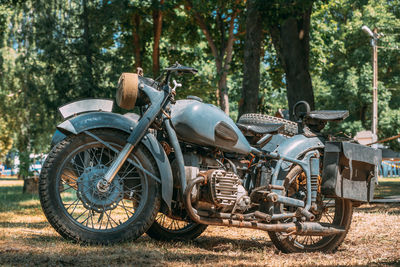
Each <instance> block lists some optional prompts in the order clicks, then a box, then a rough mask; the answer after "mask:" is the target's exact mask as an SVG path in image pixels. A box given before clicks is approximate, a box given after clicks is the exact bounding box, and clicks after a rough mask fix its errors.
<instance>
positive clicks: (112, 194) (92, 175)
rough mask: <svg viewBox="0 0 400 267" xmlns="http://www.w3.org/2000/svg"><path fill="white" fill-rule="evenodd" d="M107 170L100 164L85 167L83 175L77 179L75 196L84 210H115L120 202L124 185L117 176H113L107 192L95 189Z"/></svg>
mask: <svg viewBox="0 0 400 267" xmlns="http://www.w3.org/2000/svg"><path fill="white" fill-rule="evenodd" d="M107 169H108V168H107V167H106V166H104V165H102V164H98V165H97V166H93V167H86V168H85V170H84V172H83V174H82V175H81V176H80V177H79V178H78V183H77V184H78V190H77V196H78V198H79V199H80V200H81V201H82V203H83V206H84V207H85V208H87V209H91V210H94V211H97V212H104V211H107V210H112V209H115V208H116V207H117V205H118V203H119V202H120V201H121V200H122V198H123V196H124V194H123V192H124V190H123V189H124V185H123V181H122V179H121V178H120V177H119V176H118V175H116V176H115V178H114V180H113V181H112V182H111V184H110V185H109V187H108V190H106V191H104V190H102V191H100V190H99V189H98V187H97V184H98V183H99V182H100V181H101V180H102V179H103V178H104V175H105V173H106V172H107Z"/></svg>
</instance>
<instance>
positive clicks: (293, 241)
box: [268, 166, 353, 253]
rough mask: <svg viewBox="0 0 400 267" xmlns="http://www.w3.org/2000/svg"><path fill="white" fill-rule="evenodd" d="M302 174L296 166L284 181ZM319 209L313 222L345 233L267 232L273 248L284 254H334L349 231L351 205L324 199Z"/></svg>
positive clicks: (342, 200) (334, 199)
mask: <svg viewBox="0 0 400 267" xmlns="http://www.w3.org/2000/svg"><path fill="white" fill-rule="evenodd" d="M302 172H303V171H302V169H301V168H300V167H299V166H296V167H295V168H293V169H292V170H291V171H290V172H289V173H288V175H287V177H286V180H287V181H293V180H295V179H296V177H298V176H300V175H301V174H302ZM321 207H322V208H323V210H322V211H321V213H320V214H315V215H316V219H315V221H316V222H318V221H320V222H324V223H329V224H332V225H335V226H340V227H343V228H344V229H345V232H343V233H340V234H336V235H330V236H307V235H306V236H297V235H289V236H287V235H283V234H281V233H278V232H268V234H269V237H270V238H271V241H272V243H273V244H274V245H275V247H276V248H277V249H279V250H280V251H282V252H284V253H297V252H316V251H320V252H328V253H329V252H334V251H335V250H336V249H337V248H338V247H339V246H340V245H341V244H342V242H343V241H344V238H345V237H346V235H347V233H348V231H349V229H350V224H351V219H352V215H353V207H352V203H351V201H350V200H346V199H339V198H324V199H321ZM285 222H288V221H285Z"/></svg>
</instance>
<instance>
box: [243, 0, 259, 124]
mask: <svg viewBox="0 0 400 267" xmlns="http://www.w3.org/2000/svg"><path fill="white" fill-rule="evenodd" d="M262 30H263V28H262V21H261V16H260V12H259V7H258V5H257V0H248V1H247V16H246V39H245V41H244V58H243V60H244V62H243V85H242V98H241V100H240V102H239V116H238V119H239V118H240V116H241V115H242V114H246V113H256V112H257V106H258V92H259V85H260V57H261V42H262V39H263V34H262Z"/></svg>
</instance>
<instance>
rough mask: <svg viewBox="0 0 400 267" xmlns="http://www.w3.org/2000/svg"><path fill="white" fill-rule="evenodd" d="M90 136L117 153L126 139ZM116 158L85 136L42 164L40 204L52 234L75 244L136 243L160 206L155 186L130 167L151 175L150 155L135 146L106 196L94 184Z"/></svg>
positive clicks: (116, 134)
mask: <svg viewBox="0 0 400 267" xmlns="http://www.w3.org/2000/svg"><path fill="white" fill-rule="evenodd" d="M93 133H94V134H95V135H97V136H98V137H100V138H101V139H102V140H104V141H105V142H107V143H109V144H110V145H111V146H113V147H114V148H116V149H117V150H121V149H122V147H123V145H124V142H125V140H126V139H127V135H126V134H124V133H121V132H119V131H114V130H108V129H102V130H96V131H93ZM116 156H117V153H116V152H114V151H113V150H112V149H109V148H108V147H106V146H105V145H104V144H102V143H100V142H98V141H96V140H94V139H93V138H91V137H89V136H87V135H86V134H80V135H76V136H71V137H68V138H67V139H65V140H63V141H62V142H60V143H59V144H57V145H56V146H55V147H54V148H53V149H52V151H51V152H50V154H49V156H48V157H47V159H46V162H45V164H44V168H43V170H42V173H41V176H40V185H39V189H40V191H39V192H40V201H41V205H42V208H43V211H44V213H45V215H46V217H47V219H48V221H49V222H50V224H51V225H52V226H53V227H54V228H55V230H56V231H57V232H58V233H60V234H61V235H62V236H63V237H65V238H68V239H72V240H74V241H77V242H83V243H91V244H111V243H116V242H120V241H125V240H132V239H136V238H138V237H139V236H141V235H142V234H143V233H144V232H145V231H146V230H147V229H148V228H149V227H150V225H151V224H152V222H153V221H154V218H155V216H156V214H157V211H158V209H159V206H160V196H159V185H158V184H157V183H156V182H155V181H154V180H153V179H152V178H151V177H149V176H148V175H146V174H145V173H144V172H143V171H142V170H140V169H138V168H136V167H135V166H134V164H132V162H134V163H135V164H137V165H139V166H142V167H143V168H144V169H146V170H148V171H149V172H151V173H154V174H157V167H156V165H155V162H154V159H153V158H152V156H151V154H150V153H149V152H148V151H147V150H146V148H145V147H143V146H142V145H138V146H137V147H136V148H135V150H134V152H133V153H132V154H131V155H130V156H129V160H127V161H126V162H125V163H124V165H123V166H122V167H121V169H120V171H119V172H118V173H117V175H116V177H115V178H114V180H113V181H112V183H111V185H110V186H109V188H108V189H107V190H100V189H99V188H98V187H97V184H98V182H99V181H100V180H101V179H102V178H103V177H104V174H105V173H106V172H107V170H108V168H109V167H110V165H111V163H112V162H113V160H114V159H115V158H116Z"/></svg>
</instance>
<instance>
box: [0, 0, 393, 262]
mask: <svg viewBox="0 0 400 267" xmlns="http://www.w3.org/2000/svg"><path fill="white" fill-rule="evenodd" d="M363 25H367V26H368V27H370V28H371V29H374V28H377V29H378V32H379V33H383V35H382V36H381V37H380V40H379V46H380V47H379V49H378V50H379V60H378V65H379V88H378V92H379V127H378V129H379V132H378V135H379V139H383V138H386V137H390V136H394V135H397V134H398V133H399V129H400V101H399V100H400V80H399V79H400V50H399V49H400V1H398V0H395V1H392V0H387V1H383V0H377V1H368V0H355V1H350V0H329V1H309V0H304V1H294V0H293V1H291V0H287V1H286V0H269V1H261V0H260V1H257V0H247V1H221V0H217V1H196V0H192V1H189V0H185V1H184V0H171V1H168V0H153V1H151V0H143V1H128V0H119V1H113V0H108V1H107V0H96V1H89V0H53V1H47V0H26V1H23V0H0V162H1V163H2V164H3V166H12V165H13V164H15V162H14V161H15V156H18V159H19V161H20V164H19V169H18V173H19V176H20V178H27V177H30V176H32V175H34V174H35V173H34V171H35V164H36V163H37V159H36V158H35V157H36V156H38V157H39V158H41V157H42V155H43V154H46V153H47V152H48V151H49V149H50V139H51V136H52V133H53V132H54V130H55V127H56V125H57V124H58V123H59V122H61V120H62V119H61V117H60V116H59V115H58V111H57V107H58V106H60V105H62V104H65V103H67V102H70V101H74V100H77V99H82V98H92V97H95V98H100V97H101V98H111V99H114V97H115V91H116V85H117V81H118V77H119V75H120V74H121V73H122V72H136V68H137V67H139V66H140V67H142V68H143V70H144V74H145V76H147V77H156V76H157V75H158V74H159V73H160V72H161V71H162V69H163V68H165V67H167V66H169V65H171V64H173V63H175V62H176V61H178V62H180V63H181V64H183V65H188V66H192V67H195V68H197V69H199V74H198V75H197V76H195V77H187V76H183V77H181V82H182V83H183V87H182V88H181V90H179V92H178V95H177V98H185V97H186V96H187V95H197V96H200V97H202V98H203V99H204V101H205V102H210V103H213V104H215V105H218V106H220V107H221V108H222V109H223V110H224V111H226V112H229V115H230V116H231V117H232V119H234V120H236V119H237V118H238V117H239V116H240V115H241V114H243V113H247V112H259V113H264V114H269V115H274V114H275V113H276V112H277V110H279V109H290V108H291V104H293V103H294V102H295V101H297V100H300V99H302V98H304V99H306V100H307V101H309V102H310V104H311V105H312V106H313V107H314V108H315V109H347V110H349V111H350V117H349V118H347V119H346V120H345V121H344V122H342V123H340V124H330V125H329V126H328V128H327V129H326V131H327V132H332V133H338V132H343V133H344V134H346V135H351V136H354V135H355V134H356V133H357V132H359V131H361V130H369V129H370V128H371V117H372V64H371V59H372V57H371V53H372V49H371V45H370V38H369V37H368V36H367V35H366V34H365V33H364V32H363V31H362V30H361V27H362V26H363ZM228 110H229V111H228ZM115 111H116V112H126V111H124V110H120V109H116V110H115ZM385 145H387V146H388V147H389V148H391V149H392V150H394V151H398V150H399V148H400V145H399V142H398V141H397V140H393V141H391V142H389V143H385ZM388 164H391V165H393V166H395V167H392V168H397V163H393V162H392V163H388ZM36 174H37V173H36ZM392 174H394V175H397V174H398V173H394V171H392V172H390V173H389V172H388V176H389V175H392ZM398 180H399V178H383V179H380V185H379V187H378V189H377V196H380V197H385V196H392V195H400V187H399V182H398ZM23 183H24V182H23V181H22V180H21V179H16V178H15V177H2V178H0V265H47V266H48V265H50V266H53V265H54V266H68V265H74V266H75V265H86V266H97V265H103V266H104V265H131V264H135V265H137V266H140V265H152V266H158V265H159V266H177V265H190V264H200V265H202V266H203V265H204V266H210V265H212V266H226V265H232V266H234V265H245V266H250V265H257V266H264V265H271V266H277V265H293V266H295V265H297V266H306V265H309V266H315V265H329V266H332V265H382V264H383V265H385V264H387V265H395V264H399V263H400V254H399V251H400V212H399V206H398V204H386V205H376V204H374V205H365V206H362V207H361V208H357V209H356V210H355V213H354V217H353V223H352V227H351V229H350V232H349V235H348V236H347V237H346V240H345V241H344V243H343V244H342V245H341V247H340V248H339V250H338V251H337V252H336V253H334V254H323V253H311V254H291V255H287V254H280V253H278V252H277V251H276V250H275V248H274V247H273V244H272V243H271V241H270V240H269V238H268V235H267V234H266V233H265V232H262V231H251V230H247V229H236V228H226V227H223V228H219V227H209V228H208V229H207V231H206V232H205V233H204V234H203V235H202V236H201V237H199V238H198V239H196V240H194V241H191V242H174V243H169V242H157V241H153V240H151V239H150V238H149V237H147V236H146V235H144V236H143V237H141V238H139V239H138V240H137V241H135V242H131V243H127V244H121V245H116V246H113V247H100V246H90V247H84V246H80V245H79V244H73V243H70V242H68V241H65V240H64V239H63V238H62V237H61V236H59V235H58V234H57V233H56V232H55V231H54V230H53V228H52V227H51V226H50V225H49V224H48V222H47V220H46V218H45V217H44V215H43V212H42V210H41V208H40V203H39V199H38V196H37V194H27V193H22V186H23Z"/></svg>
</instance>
